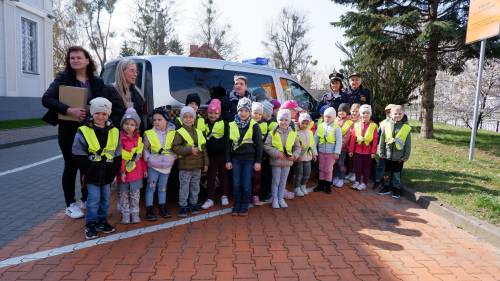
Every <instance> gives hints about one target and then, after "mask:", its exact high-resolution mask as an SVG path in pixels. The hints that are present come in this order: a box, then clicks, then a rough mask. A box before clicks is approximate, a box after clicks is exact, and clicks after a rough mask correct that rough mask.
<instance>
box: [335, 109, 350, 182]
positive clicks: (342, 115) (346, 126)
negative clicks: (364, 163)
mask: <svg viewBox="0 0 500 281" xmlns="http://www.w3.org/2000/svg"><path fill="white" fill-rule="evenodd" d="M348 112H349V104H348V103H342V104H340V105H339V111H338V113H337V120H336V122H337V125H338V126H339V127H340V130H341V131H342V150H341V153H340V156H339V160H338V161H337V162H335V166H334V168H333V172H334V175H335V178H334V179H333V185H335V187H337V188H341V187H343V186H344V175H345V172H346V167H345V160H346V154H347V148H348V144H349V140H350V138H351V127H352V125H353V124H354V123H353V122H352V120H350V119H349V116H348V115H347V114H348Z"/></svg>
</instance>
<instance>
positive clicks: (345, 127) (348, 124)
mask: <svg viewBox="0 0 500 281" xmlns="http://www.w3.org/2000/svg"><path fill="white" fill-rule="evenodd" d="M352 123H353V122H352V121H351V120H345V121H344V125H342V128H340V129H341V131H342V136H345V134H347V131H349V129H350V128H351V125H352Z"/></svg>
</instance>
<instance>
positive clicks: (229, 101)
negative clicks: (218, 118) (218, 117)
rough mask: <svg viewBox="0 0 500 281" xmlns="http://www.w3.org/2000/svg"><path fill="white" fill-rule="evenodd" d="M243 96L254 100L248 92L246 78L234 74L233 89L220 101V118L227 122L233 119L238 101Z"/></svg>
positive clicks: (236, 112)
mask: <svg viewBox="0 0 500 281" xmlns="http://www.w3.org/2000/svg"><path fill="white" fill-rule="evenodd" d="M245 97H246V98H249V99H250V100H251V101H255V98H254V97H253V96H252V94H250V92H248V79H247V78H246V77H245V76H242V75H235V76H234V84H233V90H232V91H231V93H229V97H228V98H226V99H224V100H223V101H222V118H223V119H224V120H226V121H228V122H231V121H234V116H235V115H236V114H238V110H237V107H238V102H239V100H240V99H242V98H245Z"/></svg>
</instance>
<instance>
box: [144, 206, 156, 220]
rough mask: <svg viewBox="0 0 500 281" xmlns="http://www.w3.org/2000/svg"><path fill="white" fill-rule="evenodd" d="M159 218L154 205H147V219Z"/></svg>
mask: <svg viewBox="0 0 500 281" xmlns="http://www.w3.org/2000/svg"><path fill="white" fill-rule="evenodd" d="M157 219H158V218H157V217H156V215H155V211H154V209H153V206H147V207H146V220H147V221H155V220H157Z"/></svg>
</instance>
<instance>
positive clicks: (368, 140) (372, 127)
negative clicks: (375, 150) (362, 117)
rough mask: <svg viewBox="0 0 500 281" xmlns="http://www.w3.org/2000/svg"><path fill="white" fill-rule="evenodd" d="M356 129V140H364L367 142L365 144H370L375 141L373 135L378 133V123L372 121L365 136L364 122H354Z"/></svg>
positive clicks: (359, 142)
mask: <svg viewBox="0 0 500 281" xmlns="http://www.w3.org/2000/svg"><path fill="white" fill-rule="evenodd" d="M354 130H355V132H356V142H357V143H358V144H361V143H362V142H364V143H365V145H370V143H371V142H372V141H373V135H374V134H375V133H376V130H377V124H375V123H373V122H372V123H370V125H369V126H368V129H367V130H366V132H365V135H364V136H363V135H362V134H363V133H362V131H363V130H362V122H357V123H355V124H354Z"/></svg>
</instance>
